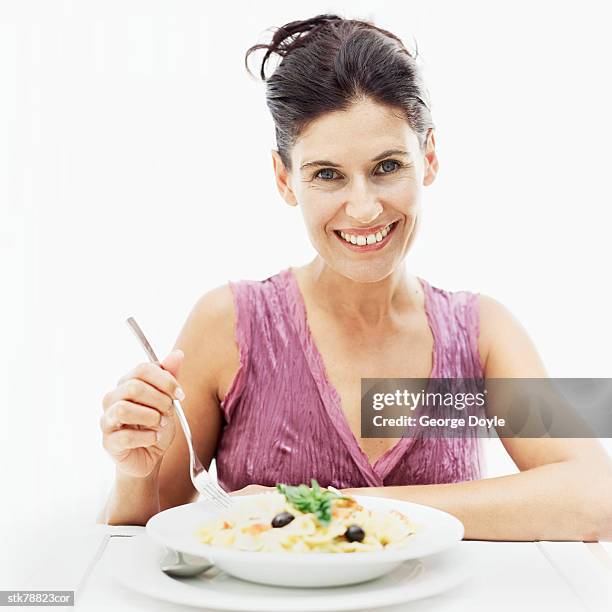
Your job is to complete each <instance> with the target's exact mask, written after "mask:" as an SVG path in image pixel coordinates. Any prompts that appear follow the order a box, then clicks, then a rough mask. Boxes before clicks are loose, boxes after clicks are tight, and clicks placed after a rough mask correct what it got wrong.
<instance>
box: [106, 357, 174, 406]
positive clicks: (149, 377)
mask: <svg viewBox="0 0 612 612" xmlns="http://www.w3.org/2000/svg"><path fill="white" fill-rule="evenodd" d="M132 378H136V379H139V380H143V381H144V382H146V383H149V384H150V385H151V386H153V387H155V388H156V389H158V390H159V391H161V392H162V393H166V394H167V395H169V396H170V397H176V398H177V399H182V398H180V397H177V393H176V392H177V389H178V387H179V384H178V381H177V380H176V378H175V377H174V376H173V375H172V373H171V372H168V371H167V370H164V369H163V368H162V367H161V365H160V364H159V363H151V362H143V363H139V364H138V365H137V366H136V367H135V368H134V369H133V370H132V371H131V372H129V373H128V374H126V375H125V376H122V377H121V378H120V379H119V381H118V382H117V386H118V387H119V386H121V385H123V384H124V383H125V382H127V381H128V380H130V379H132Z"/></svg>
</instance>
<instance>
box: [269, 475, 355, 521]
mask: <svg viewBox="0 0 612 612" xmlns="http://www.w3.org/2000/svg"><path fill="white" fill-rule="evenodd" d="M310 482H311V485H312V486H311V487H308V486H307V485H305V484H300V485H298V486H297V487H294V486H291V485H285V484H280V483H279V484H277V485H276V489H277V490H278V492H279V493H282V494H283V495H284V496H285V499H286V500H287V502H288V503H290V504H291V505H292V506H293V507H294V508H296V509H297V510H299V511H300V512H304V513H309V512H311V513H313V514H315V515H316V517H317V519H318V520H319V522H320V523H321V524H322V525H325V526H327V525H329V523H330V522H331V519H332V500H334V499H350V498H348V497H344V496H342V495H338V494H337V493H334V492H333V491H330V490H329V489H321V487H320V486H319V483H318V482H317V481H316V480H315V479H314V478H313V479H312V480H311V481H310Z"/></svg>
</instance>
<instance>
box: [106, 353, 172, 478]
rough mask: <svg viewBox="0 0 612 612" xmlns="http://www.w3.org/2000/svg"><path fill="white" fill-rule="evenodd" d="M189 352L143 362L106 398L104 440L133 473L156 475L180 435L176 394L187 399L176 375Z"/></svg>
mask: <svg viewBox="0 0 612 612" xmlns="http://www.w3.org/2000/svg"><path fill="white" fill-rule="evenodd" d="M183 357H184V354H183V352H182V351H181V350H175V351H172V352H171V353H170V354H169V355H168V356H167V357H166V358H165V359H164V360H163V361H162V362H161V363H159V364H156V363H140V364H138V365H137V366H136V367H135V368H134V369H133V370H132V371H131V372H129V373H128V374H126V375H125V376H123V377H122V378H120V379H119V382H118V383H117V387H116V388H115V389H113V390H112V391H110V392H108V393H107V394H106V395H105V396H104V398H103V400H102V406H103V408H104V414H103V415H102V418H101V419H100V429H101V430H102V434H103V440H102V444H103V446H104V448H105V449H106V451H107V452H108V453H109V454H110V456H111V457H112V458H113V460H114V461H115V463H116V464H117V469H118V470H119V471H121V472H123V473H124V474H126V475H128V476H135V477H139V478H145V477H146V476H148V475H149V474H151V472H153V470H154V469H155V468H156V467H157V466H158V465H159V464H160V463H161V459H162V457H163V456H164V453H165V452H166V450H167V449H168V447H169V446H170V443H171V442H172V440H173V439H174V435H175V433H176V428H175V423H174V406H173V398H177V399H184V396H182V397H179V396H178V395H177V391H178V388H179V384H178V382H177V379H176V376H178V371H179V369H180V367H181V364H182V361H183ZM160 366H161V367H160ZM179 395H180V394H179Z"/></svg>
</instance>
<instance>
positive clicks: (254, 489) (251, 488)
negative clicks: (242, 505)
mask: <svg viewBox="0 0 612 612" xmlns="http://www.w3.org/2000/svg"><path fill="white" fill-rule="evenodd" d="M270 491H276V487H264V486H262V485H256V484H250V485H247V486H246V487H243V488H242V489H238V490H237V491H232V492H231V493H230V495H256V494H257V493H268V492H270Z"/></svg>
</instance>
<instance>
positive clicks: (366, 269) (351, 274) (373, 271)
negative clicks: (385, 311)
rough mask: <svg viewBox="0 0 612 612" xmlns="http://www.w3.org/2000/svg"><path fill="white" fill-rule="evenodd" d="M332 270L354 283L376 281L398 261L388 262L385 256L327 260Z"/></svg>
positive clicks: (392, 269)
mask: <svg viewBox="0 0 612 612" xmlns="http://www.w3.org/2000/svg"><path fill="white" fill-rule="evenodd" d="M327 265H328V266H329V267H330V268H332V269H333V270H334V272H336V273H338V274H341V275H342V276H344V277H346V278H349V279H351V280H352V281H354V282H356V283H377V282H380V281H382V280H384V279H385V278H387V277H388V276H389V275H390V274H392V273H393V271H394V270H395V269H396V268H397V266H398V265H401V261H400V262H395V261H394V262H390V261H388V259H387V258H382V257H381V258H379V259H378V260H375V259H373V260H372V261H363V262H357V261H350V262H349V261H337V260H336V261H329V260H328V261H327Z"/></svg>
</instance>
